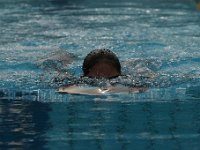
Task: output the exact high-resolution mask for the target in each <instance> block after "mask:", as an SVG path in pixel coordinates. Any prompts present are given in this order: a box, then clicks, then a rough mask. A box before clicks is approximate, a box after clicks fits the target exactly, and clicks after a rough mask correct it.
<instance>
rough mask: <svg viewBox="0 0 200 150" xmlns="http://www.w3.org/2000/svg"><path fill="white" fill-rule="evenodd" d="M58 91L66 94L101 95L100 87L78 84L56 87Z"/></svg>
mask: <svg viewBox="0 0 200 150" xmlns="http://www.w3.org/2000/svg"><path fill="white" fill-rule="evenodd" d="M58 92H59V93H67V94H84V95H102V94H103V93H102V90H101V89H100V88H83V87H80V86H76V85H72V86H64V87H60V88H59V89H58Z"/></svg>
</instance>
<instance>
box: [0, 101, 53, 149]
mask: <svg viewBox="0 0 200 150" xmlns="http://www.w3.org/2000/svg"><path fill="white" fill-rule="evenodd" d="M49 111H50V108H49V106H48V104H42V103H38V102H29V101H25V100H13V101H12V100H10V101H9V100H7V99H1V100H0V135H1V136H0V149H45V148H44V146H45V144H46V140H45V136H44V133H45V132H46V131H47V130H48V129H49V128H50V127H51V124H50V123H49V116H48V112H49Z"/></svg>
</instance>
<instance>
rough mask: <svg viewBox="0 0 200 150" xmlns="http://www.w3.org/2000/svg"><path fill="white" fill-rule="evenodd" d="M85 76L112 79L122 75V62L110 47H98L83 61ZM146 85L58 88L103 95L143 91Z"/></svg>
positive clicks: (66, 90)
mask: <svg viewBox="0 0 200 150" xmlns="http://www.w3.org/2000/svg"><path fill="white" fill-rule="evenodd" d="M82 70H83V77H88V78H97V79H102V78H104V79H112V78H116V77H119V76H121V64H120V62H119V59H118V58H117V56H116V55H115V54H114V53H113V52H112V51H110V50H108V49H97V50H93V51H91V52H90V53H89V54H88V55H87V56H86V57H85V59H84V61H83V66H82ZM145 90H147V88H146V87H131V88H128V87H114V86H111V85H108V86H107V87H103V88H85V87H82V86H77V85H72V86H62V87H60V88H59V89H58V92H59V93H68V94H86V95H102V94H105V93H120V92H127V93H130V92H134V93H138V92H143V91H145Z"/></svg>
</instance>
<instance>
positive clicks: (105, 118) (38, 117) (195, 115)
mask: <svg viewBox="0 0 200 150" xmlns="http://www.w3.org/2000/svg"><path fill="white" fill-rule="evenodd" d="M79 98H80V96H74V97H73V96H71V97H67V100H66V102H54V103H42V102H37V101H28V100H22V99H21V100H6V99H1V100H0V135H1V136H0V148H1V149H8V148H15V149H33V148H34V149H58V148H59V149H63V148H64V149H70V150H77V149H91V150H93V149H98V150H102V149H116V150H118V149H119V150H131V149H132V148H133V147H134V148H136V149H148V150H151V149H158V150H159V149H163V150H164V149H177V150H184V149H185V150H187V149H194V150H195V149H198V147H199V140H200V102H199V101H198V100H195V99H187V100H182V99H178V98H177V99H174V100H171V101H143V102H142V101H141V102H139V101H137V102H134V101H123V102H120V101H115V100H114V99H115V97H110V96H107V97H105V100H103V99H102V98H100V97H99V98H94V99H93V100H88V98H90V97H88V96H81V98H82V100H81V101H79V100H78V99H79ZM44 101H45V100H44ZM166 145H168V146H167V147H166ZM191 145H193V146H192V147H191Z"/></svg>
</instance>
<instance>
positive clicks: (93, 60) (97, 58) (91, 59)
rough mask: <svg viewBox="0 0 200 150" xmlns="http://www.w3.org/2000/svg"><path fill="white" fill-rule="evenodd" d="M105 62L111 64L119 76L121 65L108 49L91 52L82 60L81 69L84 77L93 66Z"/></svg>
mask: <svg viewBox="0 0 200 150" xmlns="http://www.w3.org/2000/svg"><path fill="white" fill-rule="evenodd" d="M105 60H106V61H107V62H109V64H112V66H113V67H114V68H115V69H116V71H117V72H118V74H119V75H121V65H120V62H119V59H118V58H117V56H116V55H115V54H114V53H113V52H112V51H110V50H109V49H95V50H93V51H91V52H90V53H89V54H88V55H87V56H86V57H85V59H84V62H83V67H82V70H83V73H84V76H87V75H88V74H89V72H90V69H91V68H92V67H93V66H94V65H95V64H97V63H101V61H105ZM108 71H109V70H108Z"/></svg>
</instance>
